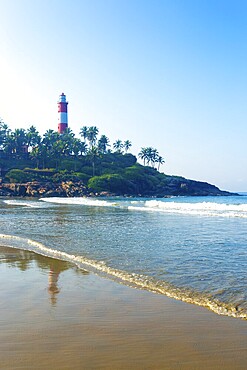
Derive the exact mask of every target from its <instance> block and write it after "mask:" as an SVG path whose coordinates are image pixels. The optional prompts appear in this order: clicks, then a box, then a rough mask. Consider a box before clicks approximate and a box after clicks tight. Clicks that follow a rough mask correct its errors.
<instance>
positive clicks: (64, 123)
mask: <svg viewBox="0 0 247 370" xmlns="http://www.w3.org/2000/svg"><path fill="white" fill-rule="evenodd" d="M57 105H58V133H59V134H63V133H64V131H65V130H66V129H67V128H68V113H67V105H68V102H66V95H64V93H62V94H61V95H59V99H58V102H57Z"/></svg>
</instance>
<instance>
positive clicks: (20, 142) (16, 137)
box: [11, 128, 28, 155]
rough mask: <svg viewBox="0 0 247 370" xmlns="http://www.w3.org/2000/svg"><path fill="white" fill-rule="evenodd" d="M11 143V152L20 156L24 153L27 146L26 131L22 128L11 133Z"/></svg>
mask: <svg viewBox="0 0 247 370" xmlns="http://www.w3.org/2000/svg"><path fill="white" fill-rule="evenodd" d="M11 137H12V141H13V152H14V153H16V154H18V155H22V154H23V153H25V148H26V146H27V144H28V139H27V135H26V131H25V130H24V129H23V128H17V129H15V131H13V132H12V133H11Z"/></svg>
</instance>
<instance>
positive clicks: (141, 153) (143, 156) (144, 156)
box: [138, 148, 148, 166]
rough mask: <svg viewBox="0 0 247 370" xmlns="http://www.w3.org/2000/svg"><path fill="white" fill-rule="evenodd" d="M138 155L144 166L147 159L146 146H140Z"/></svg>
mask: <svg viewBox="0 0 247 370" xmlns="http://www.w3.org/2000/svg"><path fill="white" fill-rule="evenodd" d="M138 157H140V158H141V159H142V160H143V163H144V166H145V164H146V161H147V159H148V156H147V148H141V151H140V152H139V153H138Z"/></svg>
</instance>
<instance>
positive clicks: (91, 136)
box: [0, 93, 232, 197]
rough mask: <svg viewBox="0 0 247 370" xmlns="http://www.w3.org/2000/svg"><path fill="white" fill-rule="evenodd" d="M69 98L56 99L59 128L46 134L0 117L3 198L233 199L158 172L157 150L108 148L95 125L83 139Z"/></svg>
mask: <svg viewBox="0 0 247 370" xmlns="http://www.w3.org/2000/svg"><path fill="white" fill-rule="evenodd" d="M67 105H68V103H67V101H66V96H65V95H64V94H63V93H62V94H61V95H60V96H59V100H58V129H57V131H54V130H51V129H49V130H47V131H46V132H45V134H44V135H43V136H41V135H40V134H39V132H38V131H37V129H36V128H35V127H34V126H33V125H32V126H30V127H29V128H28V129H27V130H25V129H22V128H19V129H15V130H14V131H12V130H11V129H10V128H9V127H8V125H7V124H5V123H4V122H3V120H1V119H0V195H1V196H36V197H41V196H89V195H91V196H92V195H105V196H106V195H124V196H142V197H170V196H185V195H188V196H209V195H212V196H215V195H232V193H229V192H226V191H222V190H220V189H219V188H217V187H216V186H214V185H211V184H208V183H206V182H200V181H194V180H188V179H185V178H183V177H179V176H170V175H165V174H164V173H161V172H159V168H160V165H162V164H164V163H165V160H164V158H163V157H162V156H161V155H160V154H159V152H158V150H157V149H155V148H152V147H143V148H141V150H140V152H139V154H138V157H139V158H140V159H141V160H142V161H143V165H141V164H140V163H138V162H137V158H136V156H134V155H133V154H131V153H129V151H130V148H131V146H132V143H131V141H130V140H128V139H127V140H124V141H123V140H120V139H118V140H116V141H115V142H113V144H112V146H111V145H110V140H109V138H108V137H107V136H106V135H101V136H100V137H98V134H99V130H98V128H97V127H96V126H83V127H82V128H81V129H80V133H79V137H76V136H75V134H74V133H73V131H72V130H71V129H70V128H69V127H68V112H67Z"/></svg>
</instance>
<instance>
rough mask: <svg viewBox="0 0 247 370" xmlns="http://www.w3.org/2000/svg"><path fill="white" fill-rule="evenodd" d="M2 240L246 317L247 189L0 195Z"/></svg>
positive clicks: (177, 297)
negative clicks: (213, 193)
mask: <svg viewBox="0 0 247 370" xmlns="http://www.w3.org/2000/svg"><path fill="white" fill-rule="evenodd" d="M0 208H1V212H0V225H1V228H0V233H1V234H0V245H5V246H12V247H15V248H21V249H24V250H31V251H34V252H37V253H40V254H43V255H46V256H50V257H55V258H58V259H62V260H66V261H70V262H73V263H75V264H76V265H77V266H79V267H81V268H83V269H86V270H88V271H92V272H94V273H97V274H99V275H102V276H104V277H106V278H110V279H114V280H117V281H119V282H120V283H124V284H127V285H130V286H133V287H135V288H140V289H147V290H149V291H152V292H154V293H160V294H165V295H167V296H170V297H173V298H175V299H179V300H182V301H186V302H189V303H193V304H197V305H201V306H204V307H206V308H208V309H210V310H212V311H214V312H215V313H217V314H221V315H227V316H232V317H236V318H242V319H246V318H247V278H246V273H247V233H246V230H247V196H246V195H243V196H228V197H174V198H162V199H151V198H119V197H116V198H43V199H33V198H32V199H29V198H18V199H17V198H11V199H10V198H9V199H7V198H1V199H0Z"/></svg>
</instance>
